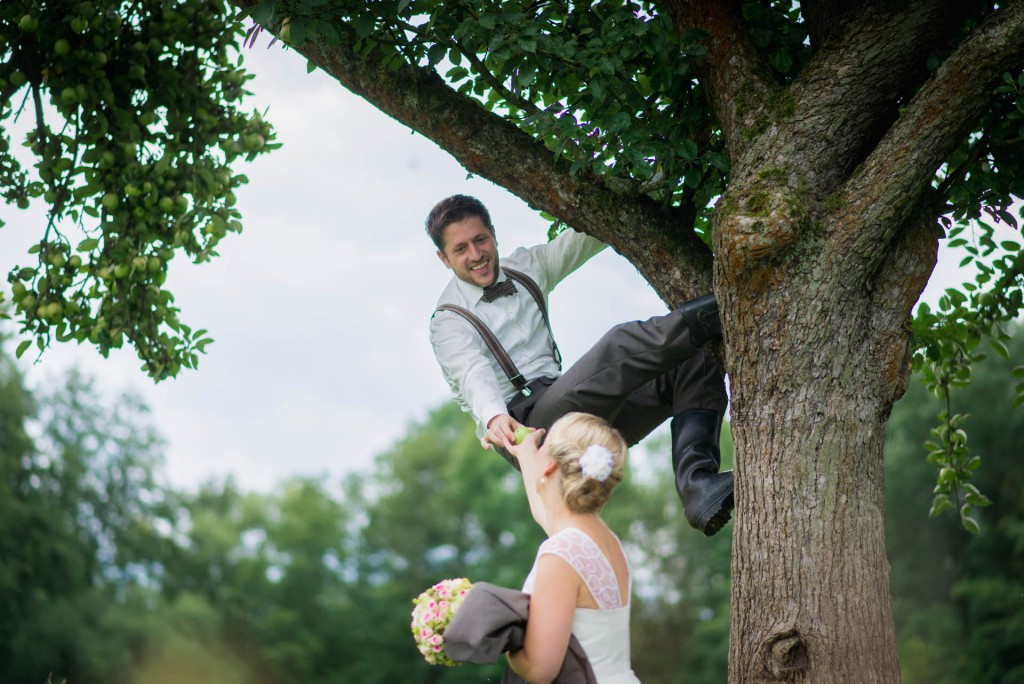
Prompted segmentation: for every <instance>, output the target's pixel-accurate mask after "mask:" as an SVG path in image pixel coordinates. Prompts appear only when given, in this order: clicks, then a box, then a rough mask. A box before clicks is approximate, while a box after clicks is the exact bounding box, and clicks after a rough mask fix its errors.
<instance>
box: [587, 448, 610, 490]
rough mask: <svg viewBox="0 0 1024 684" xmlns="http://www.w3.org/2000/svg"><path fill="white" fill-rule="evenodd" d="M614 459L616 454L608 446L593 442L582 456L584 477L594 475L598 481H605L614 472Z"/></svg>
mask: <svg viewBox="0 0 1024 684" xmlns="http://www.w3.org/2000/svg"><path fill="white" fill-rule="evenodd" d="M614 460H615V455H614V454H612V452H611V450H610V449H609V448H608V447H605V446H601V445H600V444H591V445H590V446H588V447H587V448H586V450H584V452H583V455H582V456H580V471H581V472H582V473H583V477H592V478H594V479H595V480H597V481H598V482H604V481H605V480H607V479H608V476H609V475H611V474H612V464H613V462H614Z"/></svg>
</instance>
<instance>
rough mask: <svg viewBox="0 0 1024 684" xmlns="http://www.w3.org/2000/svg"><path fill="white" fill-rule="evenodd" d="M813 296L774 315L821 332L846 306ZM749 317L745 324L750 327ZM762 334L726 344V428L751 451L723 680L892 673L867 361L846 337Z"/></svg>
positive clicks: (877, 449)
mask: <svg viewBox="0 0 1024 684" xmlns="http://www.w3.org/2000/svg"><path fill="white" fill-rule="evenodd" d="M811 304H812V303H811V302H808V301H805V302H803V303H802V305H801V306H799V307H794V308H798V309H802V315H801V314H797V313H796V312H795V311H794V312H793V313H794V315H792V316H786V317H785V318H781V317H780V318H779V319H776V320H773V321H772V322H771V324H772V325H773V326H774V325H776V324H779V325H783V326H785V325H788V326H789V327H790V329H791V330H792V329H797V330H800V329H802V330H805V331H808V332H816V331H819V330H822V329H829V328H831V325H830V323H831V322H832V319H834V318H836V317H843V316H844V315H845V312H844V310H843V308H842V307H835V308H833V310H832V311H831V312H828V313H826V312H822V311H820V310H817V309H816V308H815V307H814V306H812V305H811ZM861 306H863V304H861ZM851 308H852V307H851ZM737 313H738V314H739V316H738V318H741V319H743V318H746V317H747V316H748V315H750V316H752V317H753V316H755V315H754V313H753V310H752V309H749V308H748V309H747V310H746V311H741V312H737ZM757 318H760V317H757ZM786 319H788V320H786ZM751 323H752V325H750V324H740V327H741V328H743V329H746V330H751V329H758V327H759V326H758V325H757V324H756V323H754V322H753V321H752V322H751ZM848 328H849V326H848V325H847V326H839V327H838V329H840V330H847V329H848ZM782 329H784V328H782ZM760 330H761V331H763V332H765V333H767V332H768V331H766V330H765V328H764V327H760ZM768 330H771V328H769V329H768ZM780 332H781V329H780ZM796 336H798V337H804V335H801V334H800V333H799V332H797V333H796ZM758 337H759V336H750V337H747V338H746V339H744V340H743V341H737V342H736V343H735V344H730V358H732V359H734V362H733V364H732V367H731V370H732V373H733V383H732V387H733V395H732V414H731V421H732V422H731V426H732V432H733V440H734V444H735V449H736V452H737V453H739V454H744V455H745V457H744V458H741V459H739V460H738V461H737V472H736V500H737V504H736V516H735V526H734V529H733V540H734V542H733V544H734V545H733V568H732V576H733V592H732V624H731V639H730V653H729V663H730V676H729V680H730V681H731V682H744V683H750V682H778V681H782V682H858V683H868V682H894V681H898V679H899V666H898V662H897V658H896V646H895V632H894V628H893V619H892V611H891V606H890V601H889V572H888V567H889V566H888V562H887V560H886V555H885V535H884V527H885V525H884V522H885V520H884V517H885V516H884V513H885V512H884V488H883V478H882V447H883V444H884V435H883V431H884V426H885V416H886V413H887V407H884V406H880V405H879V403H878V401H877V400H875V399H874V398H873V397H871V396H870V394H871V393H870V392H865V391H864V389H865V387H864V386H865V385H871V384H873V383H872V382H871V381H869V380H867V377H868V374H870V373H875V372H877V371H874V370H872V367H873V363H874V361H873V360H871V359H867V358H863V357H861V355H860V354H859V353H858V351H857V350H856V349H854V348H851V345H850V344H848V340H849V338H847V339H834V338H833V339H832V340H829V339H821V340H818V341H817V342H815V343H814V345H813V347H810V348H812V349H814V351H813V353H811V354H808V353H806V352H804V351H803V349H807V348H808V347H804V348H803V349H801V348H800V346H799V345H797V346H794V345H791V344H790V342H789V341H788V340H785V341H783V338H782V337H775V336H774V335H765V336H764V337H761V339H758ZM765 344H767V346H768V347H769V350H770V351H769V350H766V349H763V348H761V346H762V345H765ZM738 349H743V350H744V351H743V352H742V353H740V354H736V351H738ZM766 351H768V353H765V352H766ZM780 356H784V357H786V362H785V364H784V365H785V366H786V368H784V369H780V368H778V366H777V361H778V357H780ZM773 357H775V358H773ZM859 357H860V358H859ZM798 377H802V378H803V380H802V381H801V380H798V379H797V378H798ZM783 383H785V386H783Z"/></svg>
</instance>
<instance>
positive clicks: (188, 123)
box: [0, 0, 276, 380]
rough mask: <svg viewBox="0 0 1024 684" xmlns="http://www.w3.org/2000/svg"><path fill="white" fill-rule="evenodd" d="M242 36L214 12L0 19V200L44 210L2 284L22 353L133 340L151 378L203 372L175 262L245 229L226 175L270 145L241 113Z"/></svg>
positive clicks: (219, 10) (198, 5) (106, 1)
mask: <svg viewBox="0 0 1024 684" xmlns="http://www.w3.org/2000/svg"><path fill="white" fill-rule="evenodd" d="M238 37H239V27H238V25H237V24H234V23H232V22H231V21H230V19H229V17H228V16H227V15H226V13H225V5H224V3H223V2H222V1H220V0H217V1H215V2H206V1H199V0H188V1H186V2H181V3H166V2H163V0H144V1H140V2H127V1H123V0H55V1H50V2H45V3H39V2H36V1H35V0H8V1H6V2H4V3H3V6H2V7H0V125H2V128H0V194H2V196H3V197H4V199H6V201H7V202H9V203H10V204H13V205H16V206H18V207H19V208H22V209H24V208H27V207H28V206H29V205H30V204H31V203H33V202H39V201H42V202H44V203H45V204H46V205H47V206H48V221H47V224H46V225H45V226H40V227H39V229H38V230H39V234H40V240H39V242H38V243H36V244H35V245H34V246H33V247H32V248H31V250H30V253H31V254H30V255H29V257H28V260H27V261H26V262H22V263H21V264H20V265H16V266H14V267H13V268H12V269H11V270H10V272H9V274H8V277H7V280H8V282H9V283H10V284H11V291H12V295H13V302H14V304H15V307H16V310H17V313H18V315H19V317H20V320H21V324H22V327H21V331H22V333H24V334H25V335H26V336H27V339H25V341H24V342H22V343H21V345H20V346H19V347H18V355H19V356H20V355H21V354H22V353H24V352H25V351H26V350H27V348H28V346H29V345H30V344H31V341H32V339H34V340H35V342H36V345H37V346H38V348H39V350H40V351H42V350H43V349H45V348H46V347H47V346H48V345H49V344H51V343H52V342H53V341H54V340H56V341H61V342H64V341H71V340H74V341H76V342H79V343H82V342H88V343H90V344H93V345H95V346H96V347H97V348H98V349H99V351H100V352H101V353H102V354H104V355H106V354H107V353H108V352H109V351H110V349H112V348H118V347H121V346H122V345H123V344H124V343H125V341H128V342H129V343H130V344H132V345H133V346H134V347H135V349H136V351H137V352H138V354H139V357H140V358H141V359H142V362H143V369H144V370H145V371H146V372H147V373H148V374H149V375H151V376H152V377H153V378H154V379H156V380H160V379H163V378H166V377H169V376H174V375H176V374H177V373H178V371H179V369H180V368H181V367H183V366H184V367H186V368H193V367H195V365H196V363H197V353H198V352H201V351H202V350H203V348H204V347H205V346H206V345H207V344H208V343H209V342H210V339H209V338H208V337H207V335H206V331H205V330H193V329H192V328H190V327H189V326H188V325H185V324H184V323H182V322H181V321H180V320H179V318H178V313H179V311H178V309H177V307H176V306H175V304H174V295H173V293H171V292H169V291H168V290H166V289H164V288H163V284H164V280H165V278H166V276H167V269H168V266H169V263H170V261H171V260H172V259H173V258H174V256H175V255H176V254H178V253H184V254H185V255H187V256H188V257H189V258H190V259H192V260H194V261H195V262H196V263H200V262H203V261H206V260H208V259H209V258H210V257H212V256H214V255H216V251H215V249H216V246H217V243H218V242H219V241H220V240H221V239H222V238H223V237H224V236H225V235H227V234H228V233H229V232H239V231H240V230H241V228H242V224H241V222H240V221H239V219H240V214H239V211H238V209H237V208H236V207H235V196H234V192H233V191H234V190H235V189H237V188H238V187H239V186H240V185H242V184H243V183H245V182H246V178H245V176H242V175H238V174H234V173H233V172H232V169H231V167H232V164H233V163H235V162H236V161H237V160H238V159H240V158H245V159H248V160H251V159H253V158H255V157H256V156H257V155H258V154H261V153H263V152H265V151H267V150H269V149H272V148H274V147H276V144H275V143H273V142H271V141H272V140H273V134H272V132H271V130H270V127H269V125H268V124H267V122H265V121H264V120H263V118H262V116H260V115H259V114H258V113H255V112H254V113H252V114H244V113H242V111H241V110H240V103H241V100H242V98H243V96H244V95H245V94H246V91H245V90H244V86H245V82H246V81H247V80H248V79H249V78H251V77H249V76H247V75H246V74H245V72H244V71H242V70H241V69H240V68H239V67H238V66H237V64H236V63H235V60H234V58H233V54H232V53H233V52H236V51H237V50H238V45H237V42H238ZM23 116H24V117H27V118H28V121H22V117H23ZM18 132H24V133H25V136H24V142H22V141H19V140H17V139H15V138H14V134H15V133H18ZM22 146H23V150H20V151H19V149H18V148H19V147H22ZM2 225H3V223H2V222H0V226H2Z"/></svg>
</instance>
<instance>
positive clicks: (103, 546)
mask: <svg viewBox="0 0 1024 684" xmlns="http://www.w3.org/2000/svg"><path fill="white" fill-rule="evenodd" d="M1022 345H1024V338H1022V337H1021V336H1020V335H1016V336H1015V337H1014V338H1013V339H1012V340H1011V343H1010V345H1009V349H1010V352H1011V354H1012V355H1014V356H1019V355H1020V354H1022V353H1024V348H1022ZM1010 366H1011V362H1009V361H1006V360H1005V359H1002V357H1000V356H998V355H990V357H989V358H988V359H986V360H985V361H984V362H983V363H981V364H979V366H978V368H977V370H976V379H975V382H974V383H972V384H971V386H970V387H968V388H967V389H966V391H965V392H964V393H963V394H961V395H960V396H959V397H957V403H956V404H955V405H954V407H953V408H954V409H955V410H961V409H962V407H963V406H976V405H979V404H982V402H984V406H985V408H986V410H985V411H984V412H975V413H974V415H972V416H971V418H970V424H971V426H972V432H971V435H972V441H974V442H975V443H976V449H977V451H978V452H979V453H981V454H984V456H985V458H986V463H987V464H988V467H987V468H986V469H984V470H982V471H981V473H980V474H979V476H978V483H979V485H980V486H982V487H984V488H985V489H986V490H988V491H990V492H991V493H992V494H993V502H994V503H993V505H992V506H990V507H987V508H985V509H984V510H983V511H982V512H981V515H980V522H981V529H980V533H979V534H978V535H976V536H974V537H971V536H968V535H965V534H963V532H962V530H960V529H959V527H958V525H957V524H956V521H955V520H953V519H950V518H945V517H939V518H938V519H937V520H934V521H930V522H928V523H925V524H922V522H921V520H922V516H923V515H924V514H925V512H926V511H928V509H929V507H930V505H931V494H930V493H929V491H928V484H929V479H930V477H932V476H931V473H932V469H931V466H930V465H928V464H927V463H925V462H924V461H923V460H922V459H921V458H920V444H921V441H922V440H923V439H925V437H926V436H927V435H928V432H929V427H930V426H929V423H930V417H931V416H932V415H933V414H934V411H935V403H936V402H937V401H939V400H938V399H937V398H935V396H934V395H933V394H930V393H929V392H928V391H927V388H926V387H925V386H924V385H923V384H922V383H914V384H913V385H912V386H911V388H910V391H908V393H907V397H906V399H905V400H903V401H901V402H899V404H898V405H897V406H896V407H895V409H894V411H893V417H892V420H891V421H890V423H889V426H888V432H889V435H890V438H889V443H888V445H887V459H886V461H887V463H886V480H887V483H888V484H887V501H886V510H887V525H888V529H889V531H890V532H889V538H888V541H889V558H890V560H891V563H892V586H893V598H894V615H895V625H896V633H897V643H898V646H899V649H900V654H901V674H902V676H903V679H904V681H906V682H960V681H970V682H982V683H988V682H992V683H993V684H995V683H996V682H1000V683H1002V682H1013V681H1018V680H1019V678H1020V672H1021V667H1022V661H1021V653H1022V652H1024V651H1022V649H1021V645H1022V644H1024V634H1022V633H1021V630H1020V628H1019V615H1020V608H1021V607H1020V605H1019V601H1017V599H1016V597H1018V596H1019V595H1020V594H1021V586H1020V579H1019V578H1020V577H1021V576H1024V574H1022V568H1021V563H1022V560H1021V557H1020V556H1021V554H1020V549H1021V544H1020V543H1019V537H1020V533H1019V531H1020V529H1021V525H1020V517H1021V510H1020V508H1021V500H1020V497H1019V496H1016V494H1017V492H1018V491H1019V488H1020V478H1021V469H1020V467H1019V464H1018V463H1017V462H1016V459H1015V458H1014V457H1015V456H1016V454H1017V451H1015V448H1016V445H1017V444H1019V443H1020V439H1021V437H1022V435H1021V434H1020V430H1021V425H1020V421H1015V420H1014V414H1013V412H1012V408H1011V401H1012V399H1013V396H1012V392H1011V391H1010V388H1009V387H1008V386H1007V384H1006V382H1005V377H1006V375H1007V373H1008V372H1010ZM0 371H2V373H0V378H3V382H2V383H0V417H2V418H3V419H4V421H3V423H2V424H0V472H2V474H3V477H2V479H0V487H2V488H3V490H2V491H3V494H4V496H3V497H0V531H2V532H3V535H0V560H2V562H0V605H2V606H3V611H2V612H0V636H2V640H0V648H3V649H4V650H3V651H2V652H0V655H2V656H3V659H2V660H0V678H2V679H3V681H8V680H10V681H19V682H20V681H27V682H34V681H38V682H44V681H46V677H47V675H48V674H51V673H52V674H53V680H54V681H59V680H60V679H66V680H67V681H74V682H82V683H83V684H92V683H94V682H95V683H99V682H102V683H103V684H122V683H123V684H128V683H129V682H130V683H131V684H161V683H163V682H168V683H170V682H180V681H182V680H186V679H187V680H188V681H194V682H198V683H199V684H205V683H206V682H210V683H211V684H212V683H213V682H229V683H231V682H239V683H240V682H259V683H260V684H278V683H282V684H283V683H285V682H308V681H318V682H319V681H325V682H350V681H354V680H358V681H370V682H390V681H396V678H399V679H400V680H401V681H414V682H415V681H424V682H426V681H429V682H453V683H454V682H464V681H479V680H480V679H481V678H482V677H487V676H491V675H494V676H496V671H497V670H498V669H499V668H496V667H495V668H478V667H475V666H470V667H462V668H454V669H449V668H439V667H431V666H429V665H427V664H426V663H425V662H423V660H422V658H421V657H420V655H419V653H418V652H417V651H416V650H415V648H414V646H413V642H412V639H411V637H410V634H409V631H408V620H409V613H410V610H411V600H410V599H411V597H412V596H413V595H415V593H417V592H418V591H420V590H421V589H422V588H423V584H424V583H430V582H432V581H436V580H437V579H440V578H443V577H446V576H451V575H453V574H466V575H468V576H470V577H472V578H473V579H475V580H482V579H486V580H491V581H499V582H502V583H504V584H507V585H509V586H518V585H519V583H521V582H522V580H523V576H524V575H525V573H526V571H527V569H528V567H529V564H530V562H531V559H532V556H533V553H534V552H535V550H536V544H537V543H539V541H540V539H539V538H540V534H541V533H540V530H539V528H538V527H537V526H536V525H535V524H534V523H532V522H531V521H530V520H529V519H528V517H526V516H528V513H527V511H526V506H525V503H524V497H523V496H522V493H521V490H520V488H521V485H520V484H519V483H518V478H517V477H516V476H515V475H514V474H513V473H512V472H511V470H510V469H509V468H508V467H507V466H505V465H504V463H503V462H502V461H500V460H499V459H497V458H494V457H493V455H490V454H483V453H481V452H480V450H479V446H478V445H477V444H476V440H475V432H474V426H473V422H472V420H470V419H469V418H468V417H467V416H466V415H465V414H463V413H461V412H460V411H459V410H458V409H457V408H456V407H455V406H454V405H453V404H450V403H446V404H445V406H443V407H441V408H440V409H438V410H437V411H436V412H434V413H432V414H431V415H430V416H429V417H428V418H427V419H426V420H425V421H423V422H422V423H417V424H413V425H410V426H408V428H407V430H406V435H405V437H404V438H402V439H401V440H399V441H398V442H396V444H395V446H394V447H393V448H392V449H390V450H388V451H387V452H386V453H385V454H384V455H382V457H381V459H380V460H379V461H378V464H377V467H376V468H375V469H374V471H373V472H369V473H359V474H355V475H353V476H351V477H350V478H348V479H347V480H346V481H345V482H344V483H343V486H341V487H333V486H331V485H330V484H327V483H324V482H322V481H320V480H306V479H296V480H291V481H287V482H282V483H281V484H280V486H279V487H275V488H274V490H273V491H272V492H269V493H252V492H243V491H240V490H239V489H238V487H237V486H235V485H234V484H233V483H232V482H231V481H230V480H227V481H224V482H220V483H213V482H211V483H207V484H206V485H204V486H202V487H201V488H200V489H199V490H198V491H195V492H180V491H175V490H173V489H170V488H168V487H167V486H166V485H165V484H163V478H162V477H160V459H159V458H158V452H159V449H160V444H161V442H160V440H159V439H157V438H155V436H154V435H153V434H152V430H151V428H149V427H148V425H149V419H148V417H147V415H146V411H145V407H143V406H141V405H139V404H138V403H137V402H120V401H116V402H111V401H110V400H109V399H107V398H104V397H101V396H98V395H96V393H95V391H94V390H92V389H91V388H90V385H91V383H90V382H89V381H88V380H87V379H85V378H81V377H75V378H73V379H72V382H71V383H70V385H69V387H71V388H77V389H72V390H69V389H68V388H67V387H65V386H64V385H60V386H57V387H54V388H53V389H52V391H51V390H35V391H32V392H30V391H29V390H27V389H26V388H24V387H23V386H22V384H21V379H20V377H19V376H18V374H17V372H16V371H15V369H14V367H13V365H12V364H11V362H10V359H9V358H7V357H6V356H2V355H0ZM61 397H63V398H61ZM72 397H75V398H73V399H72ZM960 402H963V403H962V405H961V403H960ZM41 406H48V407H49V408H48V409H46V412H45V415H46V418H45V421H40V420H37V418H36V416H41V415H42V414H40V411H41V409H39V408H37V407H41ZM97 426H102V427H104V428H105V429H103V430H97V429H96V428H97ZM108 432H109V433H110V435H111V436H110V438H109V439H108V438H107V437H106V434H107V433H108ZM44 435H50V436H49V437H44ZM131 435H135V437H134V438H131V437H130V436H131ZM57 436H59V437H57ZM728 437H729V433H728V431H727V432H726V434H725V436H724V440H723V444H724V446H725V452H724V458H725V461H726V464H727V465H728V463H729V460H730V452H731V449H730V448H729V439H728ZM666 448H667V446H666V445H664V444H657V443H652V444H650V445H649V448H640V449H634V450H633V451H632V452H631V459H630V463H631V465H630V469H629V471H628V476H627V479H626V481H625V482H624V483H623V485H622V486H621V487H620V488H619V489H618V490H617V491H616V494H615V497H614V498H613V501H612V502H611V504H610V505H609V506H608V508H607V509H606V511H605V517H606V519H607V520H608V522H609V524H610V525H611V526H612V528H613V529H614V530H615V531H616V532H617V533H618V534H619V535H620V537H621V538H622V539H623V541H624V542H625V544H626V547H627V553H628V554H629V556H630V558H631V561H632V563H633V569H634V589H635V591H634V597H633V612H632V615H633V631H632V633H633V642H634V661H633V662H634V667H635V669H636V670H637V672H638V673H639V674H640V676H641V678H642V680H643V681H644V682H650V683H651V684H674V683H675V682H680V681H685V682H706V683H707V684H712V683H717V682H721V681H722V678H723V676H724V673H725V672H726V669H727V653H728V642H729V632H728V614H729V589H730V582H729V567H730V548H731V539H730V537H729V536H727V535H717V536H715V537H714V538H711V539H706V538H704V537H702V536H701V535H699V534H698V533H696V532H694V530H693V529H692V528H690V527H689V526H688V525H686V524H685V522H684V521H683V518H682V516H681V511H680V505H679V502H678V499H677V497H676V495H675V492H674V490H673V488H672V485H671V483H670V482H669V481H668V480H667V479H666V478H664V477H663V476H661V472H660V463H661V460H662V459H661V456H662V455H663V454H664V449H666ZM119 473H129V477H128V478H127V481H124V480H122V477H121V475H119ZM456 473H465V478H459V477H455V474H456ZM467 481H468V482H469V485H468V486H465V485H464V483H465V482H467ZM111 482H113V483H118V484H116V486H110V484H109V483H111ZM104 483H107V484H104ZM126 485H128V486H126ZM102 491H106V492H109V493H108V494H107V495H106V496H101V495H100V492H102ZM101 498H102V499H105V503H104V505H103V506H102V507H101V508H99V509H97V510H98V511H99V515H98V516H97V515H95V514H94V513H93V512H92V509H91V508H90V506H89V504H88V502H90V501H96V500H98V499H101ZM117 511H121V513H115V512H117ZM447 511H450V512H451V513H452V514H453V516H454V517H456V518H458V519H459V520H460V521H461V522H460V523H457V524H455V525H454V528H451V527H450V526H451V522H450V519H449V516H448V515H446V512H447ZM126 512H130V514H131V515H127V514H126ZM129 518H130V519H131V520H132V523H131V524H122V523H123V521H125V520H128V519H129ZM459 525H463V526H465V530H467V532H464V531H463V528H462V527H459ZM450 534H451V535H454V536H452V537H448V535H450ZM97 540H102V541H101V542H100V541H97ZM87 569H88V570H87ZM88 573H91V577H87V574H88ZM950 644H957V645H958V646H959V647H957V648H951V647H950Z"/></svg>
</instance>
